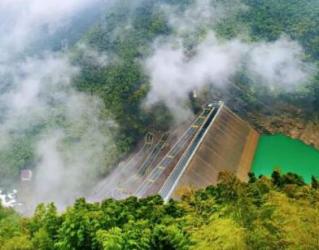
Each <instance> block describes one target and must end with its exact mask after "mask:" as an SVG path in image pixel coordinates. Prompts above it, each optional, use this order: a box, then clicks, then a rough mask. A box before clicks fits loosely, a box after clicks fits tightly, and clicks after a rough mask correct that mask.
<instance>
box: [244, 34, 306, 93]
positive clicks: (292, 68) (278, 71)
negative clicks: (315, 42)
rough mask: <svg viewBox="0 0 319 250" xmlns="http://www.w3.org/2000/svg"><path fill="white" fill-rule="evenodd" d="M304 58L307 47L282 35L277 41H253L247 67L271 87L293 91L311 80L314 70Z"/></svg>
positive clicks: (256, 77) (252, 76)
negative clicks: (255, 42) (304, 47)
mask: <svg viewBox="0 0 319 250" xmlns="http://www.w3.org/2000/svg"><path fill="white" fill-rule="evenodd" d="M304 58H305V54H304V50H303V48H302V47H301V46H300V44H299V43H297V42H296V41H292V40H290V39H288V38H286V37H281V38H280V39H279V40H277V41H275V42H273V43H265V42H261V43H257V44H253V45H252V46H251V49H250V51H249V55H248V58H247V61H248V62H247V67H248V71H249V74H250V76H251V78H253V79H254V80H255V81H260V82H261V83H262V84H265V85H266V86H268V87H269V88H270V89H276V88H279V89H281V90H282V91H293V90H296V88H297V87H298V86H301V85H302V84H303V83H305V82H307V81H308V80H309V77H310V76H311V74H312V72H311V68H312V67H311V65H310V64H309V63H306V62H305V59H304Z"/></svg>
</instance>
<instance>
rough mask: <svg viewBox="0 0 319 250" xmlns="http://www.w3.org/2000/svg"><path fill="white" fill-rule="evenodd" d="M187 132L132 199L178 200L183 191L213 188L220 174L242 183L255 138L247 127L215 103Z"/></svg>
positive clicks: (257, 136)
mask: <svg viewBox="0 0 319 250" xmlns="http://www.w3.org/2000/svg"><path fill="white" fill-rule="evenodd" d="M196 124H197V125H196ZM190 129H193V130H190ZM190 129H189V130H188V131H186V132H185V134H186V135H188V136H186V138H185V137H184V136H182V138H181V139H180V140H179V141H178V142H177V143H176V145H175V146H174V147H173V148H172V149H171V151H170V152H169V153H168V154H167V155H166V156H165V157H164V159H163V160H162V161H161V162H160V163H159V164H158V166H156V167H155V168H154V169H153V171H152V172H151V173H150V175H149V176H148V177H147V178H146V179H145V180H144V182H143V183H142V184H141V185H140V186H139V188H138V189H137V191H136V192H135V195H136V196H138V197H145V196H148V195H152V194H156V193H158V194H160V195H161V196H162V197H163V199H164V200H168V199H170V198H178V197H179V195H180V191H181V190H183V189H184V188H185V187H187V188H190V187H191V188H193V189H199V188H204V187H206V186H209V185H214V184H216V183H217V179H218V175H219V173H220V172H221V171H228V172H232V173H234V174H236V175H237V176H238V178H240V179H241V180H246V178H247V176H248V172H249V171H250V168H251V164H252V160H253V157H254V154H255V150H256V147H257V143H258V138H259V135H258V133H257V132H256V131H255V130H254V129H253V128H251V127H250V126H249V124H248V123H246V122H245V121H243V120H242V119H241V118H239V117H238V116H237V115H236V114H234V113H233V112H232V111H230V110H229V109H228V108H227V107H226V106H225V105H224V104H223V103H218V104H217V103H216V104H213V105H211V106H209V107H207V108H206V109H205V110H204V112H203V113H202V114H201V115H200V116H199V118H198V119H197V121H195V123H194V124H193V125H192V126H191V127H190ZM177 152H178V153H177Z"/></svg>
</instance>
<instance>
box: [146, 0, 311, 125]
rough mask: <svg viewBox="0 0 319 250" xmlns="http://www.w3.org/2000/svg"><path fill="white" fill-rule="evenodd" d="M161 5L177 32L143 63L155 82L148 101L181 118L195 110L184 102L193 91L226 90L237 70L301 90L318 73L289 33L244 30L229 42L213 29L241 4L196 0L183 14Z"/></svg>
mask: <svg viewBox="0 0 319 250" xmlns="http://www.w3.org/2000/svg"><path fill="white" fill-rule="evenodd" d="M233 6H234V7H233ZM163 9H164V10H165V12H166V14H167V17H168V20H169V23H170V25H171V28H172V29H173V30H174V32H173V35H171V36H170V37H168V38H159V39H157V40H156V41H155V42H154V44H153V50H152V53H151V55H150V56H149V57H148V58H147V59H146V60H145V61H144V62H143V65H144V69H145V71H146V72H147V74H148V75H149V76H150V80H151V90H150V92H149V94H148V96H147V99H146V101H145V104H146V105H147V106H152V105H154V104H156V103H158V102H164V103H165V104H166V105H167V106H168V107H169V108H170V110H171V111H172V113H173V114H174V115H175V118H176V120H177V121H181V120H184V119H185V118H186V117H187V114H188V115H189V114H190V113H191V111H190V110H189V108H188V107H187V105H185V103H187V99H188V97H189V93H190V92H191V91H193V90H197V91H200V90H202V89H203V88H204V87H206V86H209V85H212V86H215V87H218V88H226V87H227V86H229V84H230V83H232V82H233V80H234V76H235V75H236V74H237V73H240V72H244V73H245V74H246V75H247V76H248V77H249V78H250V79H251V80H252V81H253V82H254V83H255V85H256V86H257V88H258V86H260V87H266V88H267V89H269V91H272V92H274V93H280V92H282V93H288V92H294V91H297V90H298V89H299V88H300V87H302V86H304V85H305V84H307V83H308V82H309V80H310V79H311V77H312V76H313V74H314V72H313V70H312V69H313V65H312V64H311V63H309V62H307V61H306V55H305V52H304V50H303V48H302V46H301V45H300V44H299V43H298V42H296V41H294V40H292V39H291V38H289V37H288V36H286V35H285V34H282V36H281V37H280V38H279V39H278V40H276V41H274V42H263V41H260V42H255V41H250V40H249V35H248V34H247V32H246V31H243V32H242V33H241V34H240V35H239V36H238V37H235V38H232V39H230V40H225V39H222V38H220V37H218V35H217V34H216V32H215V31H214V25H215V24H216V23H217V22H218V21H220V20H222V19H223V18H227V17H229V16H230V15H232V14H234V13H236V12H237V11H245V9H246V7H245V5H243V4H240V3H239V2H238V4H237V5H227V2H226V4H224V5H222V4H218V3H217V1H194V3H193V4H192V5H191V6H190V7H189V8H186V10H184V11H182V12H178V11H176V10H175V9H174V8H170V7H168V6H164V7H163ZM208 26H209V27H210V28H208ZM203 28H204V30H205V28H207V29H206V30H207V31H203ZM190 45H191V46H190Z"/></svg>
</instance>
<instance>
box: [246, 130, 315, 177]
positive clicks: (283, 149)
mask: <svg viewBox="0 0 319 250" xmlns="http://www.w3.org/2000/svg"><path fill="white" fill-rule="evenodd" d="M274 169H280V170H281V172H282V173H287V172H294V173H296V174H298V175H301V176H302V177H303V178H304V180H305V181H306V182H308V183H310V181H311V176H312V175H314V176H316V177H319V151H318V150H316V149H315V148H313V147H311V146H308V145H306V144H304V143H303V142H302V141H300V140H295V139H292V138H290V137H288V136H285V135H263V136H261V137H260V140H259V144H258V147H257V151H256V154H255V158H254V161H253V165H252V172H254V173H255V174H256V176H259V175H261V174H262V175H267V176H269V175H271V173H272V171H273V170H274Z"/></svg>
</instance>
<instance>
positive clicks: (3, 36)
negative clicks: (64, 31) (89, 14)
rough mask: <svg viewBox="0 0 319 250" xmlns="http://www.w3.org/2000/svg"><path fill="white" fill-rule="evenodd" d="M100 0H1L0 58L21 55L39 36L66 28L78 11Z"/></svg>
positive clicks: (101, 0)
mask: <svg viewBox="0 0 319 250" xmlns="http://www.w3.org/2000/svg"><path fill="white" fill-rule="evenodd" d="M101 2H103V0H68V1H63V0H48V1H43V0H1V2H0V21H1V25H0V56H1V59H0V61H1V60H3V59H8V58H9V57H12V56H13V55H16V54H17V53H22V52H23V51H24V50H25V49H26V48H27V47H28V46H29V45H30V44H31V43H32V42H34V41H36V40H37V39H38V38H39V36H41V35H44V34H45V33H44V32H43V31H45V32H47V33H54V32H55V31H56V30H57V29H58V28H59V27H61V26H66V25H68V23H69V22H70V20H71V18H72V17H73V16H74V15H76V14H77V13H79V12H80V11H82V10H84V9H86V8H88V7H89V6H92V5H94V4H97V3H101Z"/></svg>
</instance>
